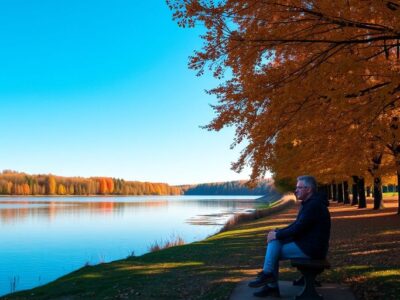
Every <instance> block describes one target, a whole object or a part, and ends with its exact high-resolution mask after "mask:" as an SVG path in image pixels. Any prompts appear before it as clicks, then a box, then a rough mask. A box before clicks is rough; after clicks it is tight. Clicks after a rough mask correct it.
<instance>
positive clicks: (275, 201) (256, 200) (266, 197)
mask: <svg viewBox="0 0 400 300" xmlns="http://www.w3.org/2000/svg"><path fill="white" fill-rule="evenodd" d="M1 196H3V197H10V196H8V195H1ZM49 196H50V197H58V196H57V195H49ZM96 196H97V197H96V198H104V197H105V198H109V197H115V196H111V195H96ZM127 196H128V197H131V196H129V195H127ZM144 196H148V197H152V196H154V195H144ZM157 196H159V197H163V196H164V197H165V196H166V195H157ZM168 196H175V195H168ZM179 196H185V195H179ZM189 196H193V197H196V196H197V195H189ZM199 196H206V195H199ZM211 196H216V197H218V196H224V197H226V196H228V197H229V196H234V197H241V196H244V197H248V196H252V197H255V196H257V195H211ZM30 197H36V198H40V197H45V198H47V196H42V195H35V196H27V195H25V196H20V195H13V198H30ZM63 197H68V198H81V196H75V195H74V196H72V195H63ZM86 197H90V196H87V195H86ZM123 197H125V195H124V196H123ZM138 197H143V196H138ZM260 199H269V198H268V196H265V195H264V196H261V197H258V198H255V199H252V200H253V201H254V203H255V205H257V204H256V203H257V202H258V201H259V200H260ZM280 200H282V199H278V200H274V199H272V200H271V201H269V202H265V204H268V205H270V206H269V207H268V208H270V207H271V205H272V206H273V205H275V204H276V203H278V202H280ZM259 210H260V209H258V208H257V207H256V206H255V208H254V211H253V212H251V213H243V212H241V213H239V214H235V215H234V216H236V215H240V214H246V215H252V214H254V213H256V212H257V211H259ZM261 210H265V208H261ZM234 216H232V217H234ZM229 221H230V219H228V220H227V221H226V222H225V225H226V224H227V223H228V222H229ZM225 225H222V226H221V228H220V229H218V230H217V231H216V232H214V233H213V234H211V235H210V236H206V237H204V238H203V239H201V240H198V241H194V242H191V243H189V244H186V245H190V244H192V243H196V242H204V241H205V240H207V239H208V238H210V237H213V236H215V235H217V234H219V233H220V231H221V230H222V229H223V228H224V226H225ZM149 253H152V252H151V251H148V252H146V253H143V254H141V255H140V256H137V257H142V256H144V255H147V254H149ZM121 259H122V260H123V259H125V257H122V258H119V259H114V260H112V261H109V262H107V264H109V263H115V262H116V261H118V260H121ZM81 268H82V267H78V268H77V269H75V270H73V271H71V272H69V273H66V274H63V275H60V276H59V277H58V278H56V279H54V280H52V281H50V282H48V283H44V284H42V285H39V286H35V287H32V288H30V289H25V290H20V291H17V292H16V293H18V292H23V291H29V290H32V289H36V288H40V287H41V286H44V285H47V284H51V283H53V282H55V281H57V280H58V279H59V278H62V277H65V276H68V275H70V274H72V273H74V272H76V271H78V270H80V269H81ZM7 295H12V294H9V293H8V294H3V295H1V296H0V298H1V297H5V296H7Z"/></svg>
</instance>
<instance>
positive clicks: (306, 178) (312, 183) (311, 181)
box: [297, 175, 317, 192]
mask: <svg viewBox="0 0 400 300" xmlns="http://www.w3.org/2000/svg"><path fill="white" fill-rule="evenodd" d="M297 181H303V182H304V185H306V186H307V187H310V188H311V189H312V191H313V192H316V191H317V180H315V177H313V176H310V175H303V176H299V177H297Z"/></svg>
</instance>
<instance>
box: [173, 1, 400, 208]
mask: <svg viewBox="0 0 400 300" xmlns="http://www.w3.org/2000/svg"><path fill="white" fill-rule="evenodd" d="M167 2H168V4H169V6H170V7H171V9H172V10H173V12H174V19H175V20H177V22H178V24H179V25H181V26H197V25H198V24H202V25H204V26H205V28H206V33H205V34H204V35H203V40H204V46H203V48H202V49H201V50H199V51H197V52H195V54H194V56H193V57H191V59H190V63H189V66H190V67H191V68H193V69H195V70H197V71H198V73H199V74H200V75H201V74H203V72H204V71H205V70H206V69H209V70H210V71H211V72H213V74H214V76H215V77H217V78H220V79H222V78H224V75H225V74H226V71H228V73H227V74H228V76H226V77H225V80H224V81H222V83H221V85H220V86H218V87H216V88H215V89H212V90H211V91H209V93H211V94H214V95H216V96H217V98H218V101H219V103H218V104H217V105H215V106H214V110H215V112H216V117H215V119H214V120H213V121H212V122H211V123H210V124H209V125H208V127H207V128H208V129H210V130H217V131H218V130H220V129H222V128H223V127H225V126H235V127H236V137H235V140H234V144H233V146H235V145H237V144H238V143H241V142H242V141H246V143H247V146H246V147H245V149H244V150H243V152H242V153H241V155H240V157H239V159H238V161H237V162H236V163H234V164H233V169H234V170H236V171H241V170H242V169H243V167H244V166H245V165H246V164H248V165H250V166H251V167H252V170H253V171H252V175H251V179H252V180H253V181H254V180H257V179H258V178H260V177H263V175H264V174H265V172H266V171H267V170H268V169H271V160H273V158H274V155H275V154H274V151H275V147H276V140H277V138H278V137H279V136H282V135H284V134H289V135H290V134H291V135H294V134H295V133H296V132H298V129H299V127H301V126H300V125H301V122H303V121H304V120H310V122H314V119H315V117H316V116H317V118H318V117H320V118H318V122H316V125H318V126H319V127H318V133H319V134H320V135H324V134H326V130H325V127H324V124H323V123H322V124H321V122H320V119H321V116H323V117H324V118H326V120H325V122H326V123H327V122H330V123H331V125H334V126H329V130H339V129H341V128H343V127H347V128H353V127H354V126H357V127H359V128H361V130H364V131H365V132H368V131H369V130H370V129H371V128H373V127H376V126H380V128H381V129H382V130H383V132H386V133H388V132H391V134H392V137H394V138H393V139H392V142H391V146H390V147H391V148H392V149H394V150H395V151H397V149H399V150H400V141H399V140H398V138H397V136H398V134H397V133H394V131H396V132H398V130H399V129H398V126H397V125H396V124H395V123H396V120H397V119H396V116H398V115H399V107H400V106H399V91H400V72H399V60H398V59H399V56H400V44H399V39H400V28H399V25H398V24H400V22H399V21H400V6H399V5H398V3H397V2H391V1H372V0H369V1H327V0H319V1H299V0H285V1H280V0H278V1H276V0H274V1H270V0H264V1H256V0H248V1H243V0H225V1H216V2H214V1H206V0H204V1H202V0H169V1H167ZM339 120H340V122H339ZM382 120H383V122H382ZM351 138H352V137H351V136H342V137H341V138H340V140H339V141H338V143H339V142H342V141H343V140H344V139H351ZM396 164H397V162H396ZM323 167H324V168H325V169H326V167H328V168H329V165H328V164H327V163H326V164H323ZM396 167H397V173H398V174H399V175H400V164H397V165H396ZM348 175H353V174H352V173H349V174H348ZM399 181H400V177H399ZM399 183H400V182H399ZM399 213H400V193H399Z"/></svg>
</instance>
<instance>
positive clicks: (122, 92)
mask: <svg viewBox="0 0 400 300" xmlns="http://www.w3.org/2000/svg"><path fill="white" fill-rule="evenodd" d="M199 34H200V31H199V29H182V28H179V27H178V26H177V24H176V23H175V22H173V21H172V18H171V12H170V11H169V9H168V7H167V5H166V3H165V1H163V0H152V1H125V0H116V1H103V0H97V1H94V0H85V1H77V0H68V1H66V0H57V1H50V0H41V1H26V0H25V1H22V0H2V1H1V2H0V36H1V47H0V105H1V106H0V108H1V112H2V114H1V116H2V126H1V127H0V136H1V144H0V145H1V146H0V170H1V169H14V170H18V171H24V172H27V173H31V174H38V173H41V174H43V173H45V174H47V173H53V174H57V175H62V176H84V177H90V176H112V177H119V178H124V179H127V180H140V181H153V182H167V183H170V184H184V183H200V182H211V181H226V180H236V179H247V178H248V174H249V171H248V170H245V171H244V172H243V173H242V174H236V173H235V172H233V171H231V170H230V163H231V162H232V161H234V160H235V159H236V158H237V157H238V155H239V150H240V149H235V150H230V149H229V145H230V144H231V142H232V140H233V133H234V131H233V129H226V130H223V131H222V132H219V133H216V132H207V131H206V130H203V129H200V128H199V126H200V125H205V124H207V123H208V122H209V121H210V120H211V119H212V118H213V112H212V109H211V108H210V107H209V104H210V103H215V98H214V97H212V96H209V95H207V94H206V93H205V92H204V90H205V89H208V88H212V87H214V86H216V85H217V84H218V82H217V81H216V80H215V79H213V78H212V77H211V76H210V75H206V76H203V77H200V78H199V77H196V74H195V72H194V71H192V70H188V68H187V62H188V56H189V55H191V54H192V53H193V50H195V49H199V48H200V46H201V41H200V38H199Z"/></svg>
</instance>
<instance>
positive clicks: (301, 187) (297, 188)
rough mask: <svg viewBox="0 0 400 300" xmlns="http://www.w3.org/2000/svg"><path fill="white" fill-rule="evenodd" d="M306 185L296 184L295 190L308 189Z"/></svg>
mask: <svg viewBox="0 0 400 300" xmlns="http://www.w3.org/2000/svg"><path fill="white" fill-rule="evenodd" d="M308 188H309V187H308V186H296V190H301V189H308Z"/></svg>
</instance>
